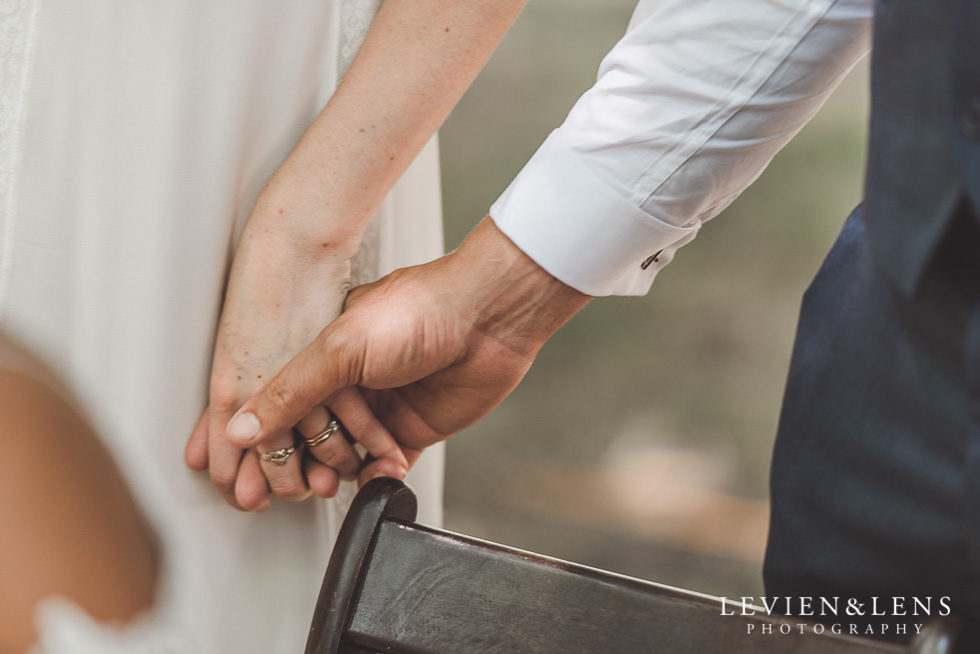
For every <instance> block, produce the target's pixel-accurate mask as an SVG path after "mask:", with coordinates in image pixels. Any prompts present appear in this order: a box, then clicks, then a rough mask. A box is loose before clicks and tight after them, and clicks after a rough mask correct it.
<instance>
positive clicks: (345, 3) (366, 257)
mask: <svg viewBox="0 0 980 654" xmlns="http://www.w3.org/2000/svg"><path fill="white" fill-rule="evenodd" d="M380 7H381V0H341V1H340V57H339V58H338V59H337V66H338V70H337V79H342V78H343V76H344V73H346V72H347V69H348V68H349V67H350V63H351V61H352V60H353V59H354V55H356V54H357V51H358V49H359V48H360V47H361V44H362V43H363V42H364V37H365V36H366V35H367V31H368V28H369V27H370V26H371V21H373V20H374V17H375V15H376V14H377V13H378V9H379V8H380ZM382 214H383V212H379V213H378V214H376V215H375V216H374V217H373V218H372V219H371V222H370V223H368V226H367V228H366V229H365V230H364V235H363V236H362V237H361V246H360V247H359V248H358V249H357V253H356V254H355V255H354V259H353V261H352V262H351V282H352V284H353V285H354V286H357V285H359V284H366V283H368V282H373V281H374V280H376V279H377V278H378V277H380V276H381V266H380V263H381V261H380V256H381V248H382V245H381V239H382V237H383V233H384V230H383V229H382V226H381V222H382V221H383V220H384V216H383V215H382Z"/></svg>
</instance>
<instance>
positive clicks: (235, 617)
mask: <svg viewBox="0 0 980 654" xmlns="http://www.w3.org/2000/svg"><path fill="white" fill-rule="evenodd" d="M378 4H380V0H333V1H331V0H275V1H274V2H273V1H269V0H166V2H154V1H151V0H85V1H84V2H79V1H78V0H0V326H2V327H3V328H5V329H7V330H8V331H9V332H11V333H12V334H13V335H14V336H15V337H16V338H17V339H19V340H20V341H22V342H23V343H25V344H26V345H28V346H30V347H32V348H33V349H34V350H35V351H37V352H39V353H40V354H41V355H42V356H43V357H44V358H45V359H46V360H47V361H49V362H50V363H51V364H53V367H54V368H55V369H56V370H57V371H58V372H59V373H60V374H61V375H63V376H64V377H65V378H67V380H68V381H69V383H70V384H71V385H72V387H73V389H74V390H75V392H76V393H77V394H78V396H79V397H80V398H81V399H82V401H83V402H84V403H85V404H86V405H87V408H88V409H89V410H90V412H91V415H92V418H93V421H94V422H95V426H96V428H97V429H98V431H99V432H100V433H101V434H102V435H104V437H105V438H106V440H107V441H108V445H109V447H110V449H111V450H112V451H113V452H114V453H115V454H116V456H117V458H118V460H119V463H120V464H121V467H122V469H123V471H124V472H125V473H126V474H127V476H128V479H129V481H130V484H131V485H132V486H133V488H134V490H135V492H136V494H137V496H138V497H139V499H140V501H141V502H142V504H143V505H144V506H145V508H146V510H147V512H148V513H149V515H150V516H151V518H152V520H153V521H154V523H155V525H156V527H157V530H158V532H159V533H160V534H161V537H162V540H163V543H164V546H165V550H166V552H167V559H168V565H167V575H166V583H165V584H164V586H165V588H166V592H162V593H161V595H160V599H159V602H158V607H157V610H156V611H155V613H154V614H153V615H149V616H146V618H145V619H144V620H143V621H141V622H140V623H139V624H138V625H131V626H129V627H126V628H122V629H121V630H120V629H116V628H113V627H109V626H100V625H94V624H91V623H90V622H87V620H86V618H85V616H84V615H82V614H79V613H78V612H77V610H75V609H72V608H71V607H66V606H65V605H64V604H58V603H57V601H54V603H51V604H48V605H47V607H46V608H45V609H44V610H43V611H41V613H40V616H39V622H40V625H41V630H42V646H43V647H44V648H45V651H47V652H48V653H49V654H54V653H55V652H90V651H92V652H94V651H99V652H114V651H120V652H121V651H126V652H136V651H144V650H145V651H154V652H156V651H161V652H162V651H168V652H169V651H174V647H177V646H176V645H174V643H184V644H185V645H180V646H179V647H186V649H187V650H188V651H197V652H205V653H210V652H235V653H243V654H247V653H249V652H256V653H262V654H270V653H277V652H283V653H287V652H302V651H303V644H304V642H305V638H306V633H307V630H308V627H309V622H310V617H311V615H312V611H313V606H314V604H315V601H316V597H317V593H318V590H319V585H320V581H321V578H322V575H323V571H324V568H325V565H326V561H327V558H328V556H329V552H330V547H331V545H332V543H333V540H334V537H335V535H336V531H337V529H338V526H339V522H340V520H341V519H342V516H343V513H344V510H345V508H346V505H347V502H349V499H350V496H351V494H352V492H353V488H352V487H351V486H349V485H348V486H346V487H345V488H344V489H343V490H342V493H341V497H340V498H339V499H338V500H336V501H331V502H327V503H323V502H320V501H308V502H304V503H301V504H295V505H294V504H289V503H285V502H278V503H275V504H274V505H273V507H272V508H271V509H270V510H269V511H267V512H265V513H262V514H243V513H238V512H236V511H234V510H232V509H230V508H229V507H228V506H226V505H225V504H224V502H223V501H222V500H221V499H220V498H219V496H218V494H217V493H216V492H215V491H214V490H213V488H212V487H211V484H210V482H209V480H208V479H207V476H206V475H203V474H198V473H193V472H191V471H189V470H187V469H186V468H185V467H184V464H183V460H182V452H183V447H184V443H185V440H186V438H187V436H188V434H189V433H190V431H191V429H192V427H193V426H194V423H195V421H196V420H197V418H198V416H199V415H200V413H201V411H202V410H203V408H204V406H205V404H206V398H207V380H208V372H209V366H210V358H211V348H212V343H213V338H214V330H215V323H216V321H217V317H218V312H219V309H220V301H221V294H222V288H223V283H224V279H225V274H226V271H227V267H228V264H229V257H230V255H231V254H232V251H233V248H234V244H235V242H236V238H237V236H238V234H239V232H240V230H241V227H242V224H243V222H244V220H245V218H246V217H247V215H248V212H249V209H250V207H251V205H252V203H253V201H254V199H255V197H256V196H257V194H258V192H259V191H260V189H261V187H262V185H263V183H264V182H265V180H266V179H267V178H268V177H269V175H270V174H271V173H272V172H273V171H274V170H275V168H276V166H277V165H278V163H279V162H280V161H281V160H282V159H283V158H284V157H285V155H286V154H287V153H288V151H289V150H290V148H291V147H292V146H293V145H294V144H295V142H296V140H297V139H298V137H299V136H300V134H302V132H303V131H304V129H305V128H306V126H307V125H308V124H309V123H310V122H311V121H312V119H313V117H314V116H315V115H316V113H317V112H318V110H319V109H320V107H322V105H323V104H324V103H325V102H326V100H327V98H328V97H329V95H330V93H331V92H332V91H333V89H334V88H335V86H336V83H337V80H338V78H339V76H340V75H341V73H342V71H343V70H344V69H345V67H346V65H347V63H348V62H349V59H350V57H351V56H352V55H353V53H354V51H355V50H356V47H357V45H358V44H359V42H360V40H361V39H362V38H363V34H364V32H365V30H366V28H367V25H368V23H369V21H370V19H371V17H372V16H373V14H374V12H375V11H376V9H377V6H378ZM436 156H437V155H436V149H435V144H434V143H430V144H429V146H427V147H426V149H425V151H423V153H422V154H421V155H420V157H419V159H418V160H417V161H416V162H415V163H414V164H413V166H412V167H411V168H410V169H409V171H408V172H407V173H406V174H405V176H404V177H403V178H402V180H400V181H399V183H398V185H397V186H396V188H395V190H394V191H393V192H392V194H391V196H390V197H389V198H388V200H386V202H385V204H384V207H383V208H382V210H381V211H380V212H379V215H378V216H377V217H376V218H375V220H374V222H373V223H372V225H371V227H370V228H369V230H368V234H367V238H366V246H365V248H364V249H363V250H362V252H361V253H359V255H358V257H357V259H356V260H355V276H356V279H355V281H366V280H369V279H371V278H375V277H377V276H379V275H381V274H383V273H385V272H387V271H388V270H390V269H393V268H396V267H400V266H404V265H410V264H415V263H420V262H422V261H426V260H429V259H432V258H434V257H436V256H438V255H439V254H440V253H441V245H442V236H441V229H440V206H439V192H438V170H437V161H436ZM441 457H442V452H441V450H439V449H436V450H435V451H433V452H432V453H431V454H427V458H424V459H423V461H420V463H419V464H418V465H417V466H416V467H415V468H414V469H413V471H412V473H411V475H410V479H409V481H410V483H412V484H413V485H414V486H415V488H416V490H418V492H419V496H420V500H421V510H420V519H421V520H423V521H425V522H429V523H436V524H437V523H438V521H439V519H440V502H441V491H442V489H441V478H442V477H441V475H442V459H441ZM154 634H156V636H154ZM133 639H135V641H134V640H133ZM155 639H156V640H155ZM111 642H116V645H115V649H112V647H111V646H110V645H109V644H107V643H111ZM134 642H140V643H143V645H142V649H139V648H137V646H136V645H134V644H133V643H134Z"/></svg>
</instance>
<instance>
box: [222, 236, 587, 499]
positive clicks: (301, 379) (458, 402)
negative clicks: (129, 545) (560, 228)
mask: <svg viewBox="0 0 980 654" xmlns="http://www.w3.org/2000/svg"><path fill="white" fill-rule="evenodd" d="M589 299H590V298H589V296H587V295H583V294H582V293H579V292H578V291H576V290H575V289H573V288H571V287H569V286H566V285H565V284H563V283H562V282H560V281H558V280H557V279H555V278H554V277H552V276H551V275H549V274H548V273H547V272H546V271H544V270H543V269H542V268H540V267H539V266H538V265H537V264H536V263H534V262H533V261H532V260H531V259H529V258H528V257H527V256H526V255H525V254H524V253H523V252H521V251H520V250H519V249H518V248H517V247H516V246H515V245H514V244H513V243H511V242H510V240H508V239H507V237H506V236H504V235H503V234H502V233H501V232H500V231H499V230H498V229H497V228H496V226H495V225H494V224H493V222H492V221H491V220H489V219H487V220H484V221H483V222H482V223H481V224H480V225H479V226H478V227H477V228H476V229H475V230H474V231H473V233H472V234H470V236H469V237H468V238H467V239H466V241H465V242H464V243H463V244H462V245H461V246H460V248H459V249H458V250H457V251H456V252H453V253H452V254H449V255H447V256H445V257H442V258H441V259H438V260H436V261H433V262H431V263H428V264H425V265H423V266H415V267H413V268H406V269H402V270H398V271H395V272H394V273H392V274H391V275H388V276H387V277H385V278H384V279H381V280H380V281H378V282H375V283H374V284H370V285H367V286H362V287H359V288H357V289H355V290H354V291H353V292H352V293H351V294H350V296H349V297H348V300H347V306H346V309H345V312H344V314H343V315H342V316H341V317H340V318H338V319H337V320H336V321H334V322H333V323H332V324H331V325H330V326H328V327H327V328H326V329H324V330H323V331H322V332H321V333H320V334H319V336H318V337H317V338H316V340H315V341H314V342H313V343H312V344H311V345H309V346H308V347H306V348H305V349H304V350H303V351H302V352H300V353H299V354H298V355H297V356H296V357H295V358H293V359H292V360H291V361H290V362H289V363H288V364H287V365H286V366H285V367H283V368H282V370H280V371H279V372H278V373H277V374H276V375H275V376H274V377H273V378H272V379H271V380H270V381H269V382H268V383H267V384H266V385H265V386H264V387H263V388H262V390H261V391H259V392H258V393H257V394H256V395H255V396H254V397H253V398H251V399H250V400H248V401H247V402H246V403H245V404H244V406H242V408H241V409H240V410H239V411H238V413H237V415H236V416H235V418H234V419H233V420H232V421H231V423H230V424H229V429H228V437H229V440H230V441H231V442H232V443H233V444H235V445H237V446H239V447H254V446H255V445H257V444H259V443H264V442H265V441H267V440H270V439H274V438H275V437H276V436H277V435H278V434H281V433H283V432H284V431H287V430H288V429H289V428H290V427H292V426H293V425H294V424H296V423H297V422H298V421H299V420H300V419H301V418H302V417H303V416H305V415H306V414H307V413H308V412H309V411H310V409H311V408H312V407H315V406H317V405H319V404H324V403H325V404H328V405H329V404H330V398H331V397H332V396H334V395H335V394H337V393H338V392H344V393H349V392H350V390H349V389H348V387H352V386H360V387H361V389H360V390H361V392H362V393H363V395H364V396H365V399H366V400H367V401H368V403H369V405H370V406H371V407H372V409H373V411H374V414H375V415H376V416H377V417H378V418H379V419H380V420H381V422H382V424H383V425H384V426H385V427H387V428H388V430H389V431H391V433H392V434H394V435H395V437H396V438H397V440H398V442H399V443H400V444H401V446H402V448H403V450H404V451H405V454H406V457H407V458H408V460H409V461H410V462H412V461H414V460H415V459H416V458H417V457H418V455H419V453H420V452H421V451H422V450H423V449H424V448H425V447H427V446H429V445H432V444H433V443H436V442H439V441H441V440H444V439H446V438H448V437H449V436H451V435H452V434H454V433H455V432H457V431H459V430H460V429H462V428H464V427H466V426H468V425H470V424H472V423H474V422H476V421H477V420H478V419H480V418H481V417H483V416H484V415H486V414H487V413H488V412H489V411H490V410H491V409H493V408H494V407H495V406H497V404H499V403H500V401H501V400H503V399H504V398H505V397H506V396H507V395H508V394H509V393H510V392H511V391H512V390H513V389H514V387H515V386H517V384H518V382H519V381H520V380H521V378H522V377H523V376H524V373H525V372H526V371H527V369H528V368H529V367H530V365H531V363H532V362H533V361H534V357H535V356H536V355H537V352H538V350H539V349H540V348H541V346H542V345H543V344H544V342H545V341H546V340H547V339H548V338H549V337H550V336H551V335H552V334H553V333H554V332H555V331H557V329H558V328H559V327H561V325H563V324H564V323H565V321H566V320H568V319H569V318H570V317H571V316H572V315H574V314H575V313H576V312H577V311H578V310H579V309H581V308H582V307H583V306H585V304H586V303H587V302H588V300H589ZM344 389H348V390H346V391H345V390H344ZM380 474H384V470H383V469H378V467H376V466H375V465H368V466H366V467H365V468H364V469H363V470H362V471H361V482H362V483H363V482H364V481H367V480H368V479H370V478H372V477H374V476H377V475H380Z"/></svg>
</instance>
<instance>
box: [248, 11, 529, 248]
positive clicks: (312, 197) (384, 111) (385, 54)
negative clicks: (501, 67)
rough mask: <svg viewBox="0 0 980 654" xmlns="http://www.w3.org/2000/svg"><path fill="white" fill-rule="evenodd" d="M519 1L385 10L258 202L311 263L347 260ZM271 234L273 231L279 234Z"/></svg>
mask: <svg viewBox="0 0 980 654" xmlns="http://www.w3.org/2000/svg"><path fill="white" fill-rule="evenodd" d="M525 2H526V0H387V2H385V3H384V4H383V5H382V7H381V10H380V11H379V12H378V15H377V17H376V18H375V20H374V23H373V24H372V26H371V28H370V30H369V32H368V34H367V36H366V38H365V41H364V44H363V46H362V47H361V49H360V51H359V52H358V54H357V56H356V57H355V59H354V61H353V62H352V64H351V66H350V69H349V70H348V72H347V74H346V76H345V77H344V79H343V81H342V82H341V84H340V86H339V88H338V89H337V91H336V93H335V94H334V96H333V97H332V98H331V100H330V102H329V103H328V104H327V106H326V107H325V108H324V110H323V111H322V112H321V114H320V115H319V117H318V118H317V119H316V121H315V122H314V123H313V125H312V126H311V127H310V128H309V130H308V131H307V132H306V134H305V135H304V136H303V138H302V139H301V140H300V142H299V144H298V145H297V147H296V148H295V150H294V151H293V152H292V153H291V154H290V156H289V157H288V158H287V160H286V161H285V162H284V163H283V165H282V166H281V167H280V169H279V170H278V171H277V172H276V174H275V175H274V176H273V178H272V180H271V181H270V184H269V187H268V188H267V189H266V193H263V198H262V199H261V200H260V201H263V202H273V203H275V204H276V206H275V207H267V211H266V212H264V213H266V215H272V216H273V217H275V216H279V219H281V220H282V223H281V225H280V226H281V227H282V228H283V233H284V234H287V235H288V238H289V239H290V240H291V241H292V242H293V244H295V245H297V246H300V249H301V251H308V252H310V253H311V254H312V255H313V256H314V258H319V257H327V258H349V257H350V256H351V255H352V254H353V248H356V247H357V244H358V242H359V240H360V235H361V233H362V232H363V230H364V228H365V227H366V225H367V222H368V221H369V220H370V218H371V216H372V215H373V214H374V212H375V211H377V209H378V207H379V206H380V204H381V202H382V201H383V199H384V197H385V195H386V194H387V193H388V191H389V190H390V189H391V187H392V186H393V185H394V183H395V181H397V179H398V177H399V176H400V175H401V174H402V173H403V172H404V171H405V169H406V168H407V167H408V165H409V164H410V163H411V162H412V160H413V159H414V158H415V156H416V155H417V154H418V152H419V151H420V150H421V149H422V147H423V146H424V145H425V143H426V142H427V141H428V140H429V139H430V138H431V137H432V135H433V134H434V133H435V131H436V130H437V129H438V128H439V126H440V125H441V124H442V122H443V121H444V120H445V118H446V116H448V115H449V112H450V110H452V108H453V106H454V105H455V104H456V102H457V101H458V100H459V98H460V97H461V96H462V94H463V92H464V91H465V90H466V88H467V87H468V86H469V84H470V83H471V82H472V81H473V78H474V77H476V75H477V73H478V72H479V70H480V69H481V68H482V66H483V64H484V63H485V62H486V60H487V59H488V58H489V57H490V54H491V53H492V52H493V49H494V47H495V46H496V45H497V43H498V42H499V41H500V39H501V38H503V35H504V34H505V33H506V31H507V29H508V27H509V26H510V25H511V23H512V22H513V21H514V19H515V18H516V17H517V15H518V13H519V12H520V10H521V8H522V7H523V5H524V4H525ZM277 231H278V230H277Z"/></svg>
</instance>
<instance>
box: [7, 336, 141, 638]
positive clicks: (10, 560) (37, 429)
mask: <svg viewBox="0 0 980 654" xmlns="http://www.w3.org/2000/svg"><path fill="white" fill-rule="evenodd" d="M0 515H2V516H3V517H4V525H3V537H2V538H0V578H2V579H3V580H4V583H3V584H0V652H7V651H11V652H17V651H22V650H24V649H25V648H26V647H27V646H28V645H29V644H30V642H31V641H32V640H33V638H34V633H33V614H34V609H35V607H36V605H37V602H38V601H40V600H42V599H44V598H45V597H48V596H52V595H60V596H63V597H66V598H68V599H70V600H72V601H74V602H76V603H77V604H78V605H79V606H81V607H82V608H84V609H85V610H86V611H87V612H88V613H89V614H91V615H92V617H94V618H96V619H99V620H106V621H123V620H126V619H128V618H131V617H133V616H134V615H136V614H137V613H139V611H141V610H143V609H145V608H146V607H148V606H150V604H151V603H152V601H153V593H154V588H155V583H156V575H157V568H158V561H157V553H156V547H155V544H154V541H153V537H152V535H151V532H150V530H149V528H148V527H147V525H146V523H145V521H144V519H143V517H142V515H141V513H140V511H139V508H138V507H137V505H136V503H135V501H134V500H133V497H132V495H131V494H130V492H129V490H128V488H127V486H126V484H125V482H124V481H123V479H122V477H121V475H120V474H119V471H118V470H117V469H116V467H115V465H114V463H113V461H112V459H111V457H110V456H109V455H108V453H107V452H106V450H105V448H104V446H103V445H102V443H101V442H100V440H99V439H98V437H97V436H96V434H95V433H94V432H93V430H92V429H91V427H90V426H89V425H88V424H87V422H86V420H85V419H84V418H83V417H82V415H81V412H80V411H79V410H78V409H77V408H76V407H75V406H74V405H73V404H72V402H71V400H69V399H68V395H67V394H66V393H65V392H64V390H63V389H61V388H60V387H59V382H58V381H57V380H56V378H55V377H54V376H53V375H52V374H51V373H50V372H49V371H47V370H45V369H44V367H43V366H41V364H40V363H39V362H37V361H36V360H35V359H34V358H33V357H31V356H30V355H29V354H27V353H26V352H24V351H23V350H22V349H20V348H18V347H16V346H15V345H13V344H12V343H10V342H9V341H8V340H6V339H4V338H3V336H2V335H0Z"/></svg>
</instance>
